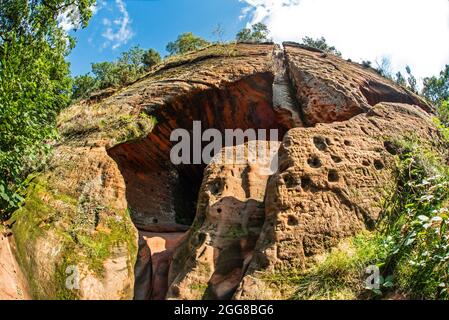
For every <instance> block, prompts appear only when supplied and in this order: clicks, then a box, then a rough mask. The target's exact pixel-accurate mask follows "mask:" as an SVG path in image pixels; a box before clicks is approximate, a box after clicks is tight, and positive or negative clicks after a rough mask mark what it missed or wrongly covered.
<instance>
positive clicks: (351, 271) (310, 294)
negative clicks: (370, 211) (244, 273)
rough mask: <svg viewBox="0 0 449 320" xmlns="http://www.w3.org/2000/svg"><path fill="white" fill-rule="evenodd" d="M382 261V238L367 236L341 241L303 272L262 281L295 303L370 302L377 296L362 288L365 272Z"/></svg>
mask: <svg viewBox="0 0 449 320" xmlns="http://www.w3.org/2000/svg"><path fill="white" fill-rule="evenodd" d="M385 257H386V249H385V246H384V244H383V242H382V240H381V237H379V236H376V235H374V234H370V233H368V232H367V233H363V234H360V235H358V236H356V237H354V238H352V239H349V240H345V241H343V242H342V243H341V244H340V245H339V246H338V247H336V248H334V249H332V251H330V252H329V253H327V254H325V255H324V256H323V257H321V258H320V259H319V260H320V261H319V262H318V263H317V264H316V265H314V266H313V267H311V268H310V269H309V270H307V271H305V272H304V271H300V270H297V269H285V270H281V271H279V272H275V273H271V274H266V275H264V276H263V277H262V279H263V280H264V281H267V282H269V283H273V284H275V285H276V286H278V287H279V288H280V289H281V291H284V292H286V293H287V298H290V299H295V300H296V299H298V300H350V299H360V298H370V297H375V296H376V294H375V293H374V292H372V291H368V290H366V288H365V287H366V286H365V278H367V276H368V274H367V273H366V268H367V266H370V265H375V264H376V262H377V261H379V260H382V259H384V258H385ZM284 294H285V293H284Z"/></svg>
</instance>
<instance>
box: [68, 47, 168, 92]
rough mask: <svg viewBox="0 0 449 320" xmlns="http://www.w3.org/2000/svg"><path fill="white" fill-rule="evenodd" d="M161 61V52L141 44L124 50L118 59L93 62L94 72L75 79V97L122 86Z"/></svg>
mask: <svg viewBox="0 0 449 320" xmlns="http://www.w3.org/2000/svg"><path fill="white" fill-rule="evenodd" d="M160 61H161V56H160V54H159V53H158V52H157V51H156V50H154V49H149V50H147V51H145V50H144V49H142V48H140V47H139V46H135V47H132V48H131V49H130V50H128V51H125V52H123V53H122V54H121V55H120V57H119V58H118V59H117V61H113V62H100V63H92V74H93V75H90V74H86V75H82V76H77V77H75V79H74V80H73V91H72V92H73V93H72V98H73V99H80V98H81V99H85V98H88V97H89V96H90V95H91V93H92V92H94V91H96V90H103V89H106V88H111V87H120V86H123V85H126V84H129V83H131V82H133V81H136V80H137V79H138V78H139V77H141V76H142V75H143V74H144V73H145V72H146V70H148V69H149V68H151V67H152V66H154V65H155V64H157V63H159V62H160Z"/></svg>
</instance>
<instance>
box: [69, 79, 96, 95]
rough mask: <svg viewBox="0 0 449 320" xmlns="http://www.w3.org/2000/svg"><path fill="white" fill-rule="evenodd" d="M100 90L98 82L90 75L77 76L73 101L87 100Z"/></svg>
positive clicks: (73, 87)
mask: <svg viewBox="0 0 449 320" xmlns="http://www.w3.org/2000/svg"><path fill="white" fill-rule="evenodd" d="M96 89H98V81H97V79H96V78H94V77H92V76H91V75H89V74H86V75H82V76H77V77H75V78H74V79H73V86H72V99H87V98H89V96H90V94H91V93H92V92H94V91H95V90H96Z"/></svg>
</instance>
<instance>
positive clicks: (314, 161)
mask: <svg viewBox="0 0 449 320" xmlns="http://www.w3.org/2000/svg"><path fill="white" fill-rule="evenodd" d="M307 163H308V165H309V166H310V167H311V168H314V169H318V168H321V166H322V165H323V164H322V162H321V160H320V158H319V157H318V156H312V157H310V158H309V159H308V160H307Z"/></svg>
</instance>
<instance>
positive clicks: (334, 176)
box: [327, 169, 340, 182]
mask: <svg viewBox="0 0 449 320" xmlns="http://www.w3.org/2000/svg"><path fill="white" fill-rule="evenodd" d="M327 178H328V181H329V182H338V181H339V180H340V176H339V174H338V171H337V170H333V169H332V170H330V171H329V173H328V175H327Z"/></svg>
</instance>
